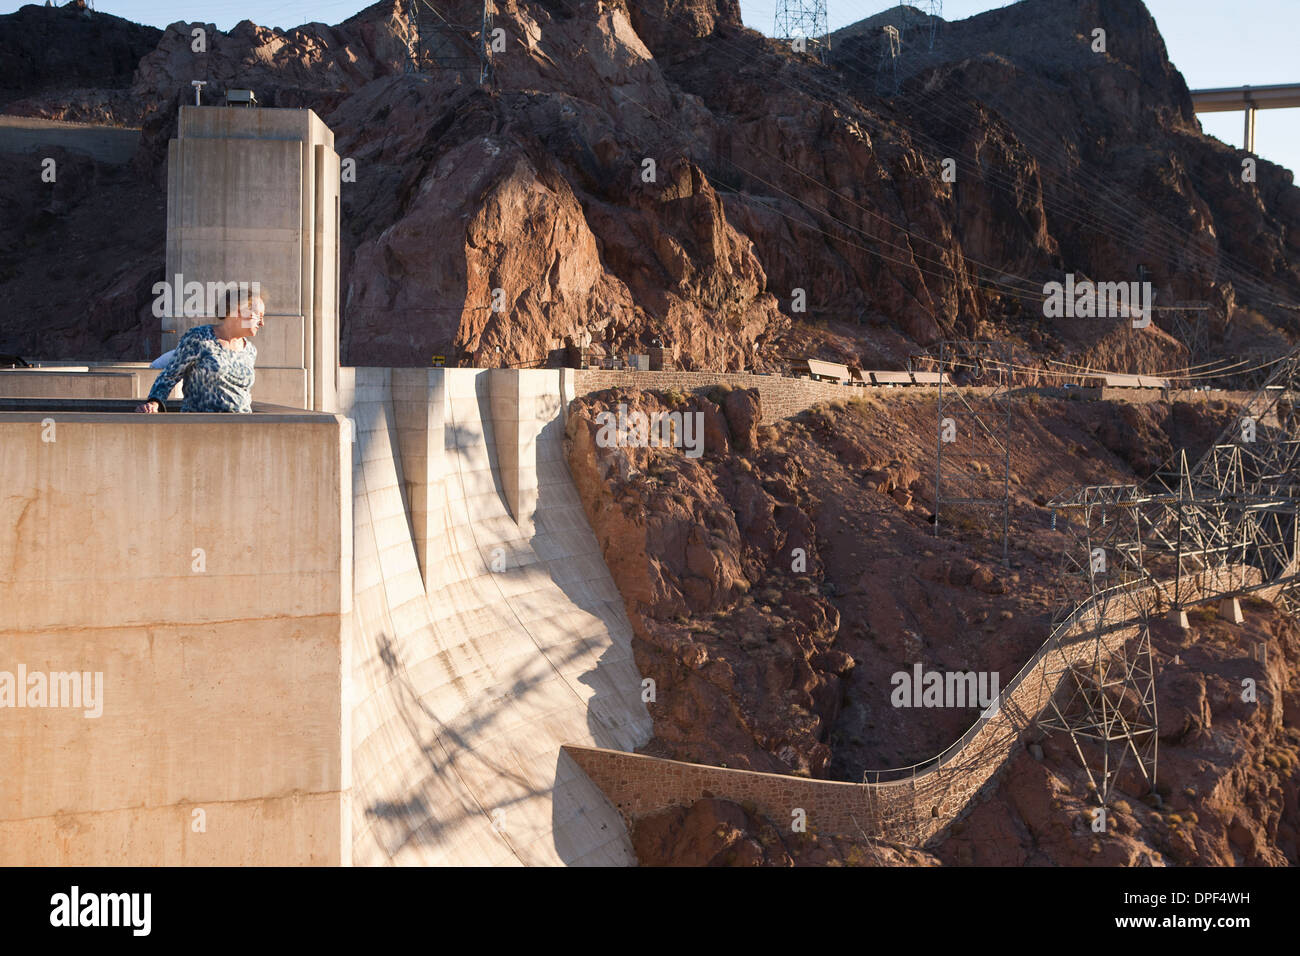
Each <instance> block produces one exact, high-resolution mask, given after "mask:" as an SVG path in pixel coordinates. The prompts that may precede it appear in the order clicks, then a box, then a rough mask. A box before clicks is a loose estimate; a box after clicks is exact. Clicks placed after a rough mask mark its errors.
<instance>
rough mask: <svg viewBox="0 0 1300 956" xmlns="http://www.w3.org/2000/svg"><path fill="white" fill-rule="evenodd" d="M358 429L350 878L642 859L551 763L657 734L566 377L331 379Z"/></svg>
mask: <svg viewBox="0 0 1300 956" xmlns="http://www.w3.org/2000/svg"><path fill="white" fill-rule="evenodd" d="M342 372H343V373H344V377H343V378H342V379H341V380H340V392H339V395H340V402H341V405H342V408H341V411H342V413H343V414H345V415H347V416H349V417H350V418H351V419H352V420H353V421H354V422H355V423H356V442H355V445H354V454H353V489H354V498H353V500H354V508H353V548H354V555H353V560H354V567H355V591H354V601H353V610H352V619H351V638H350V648H349V650H350V656H351V660H352V677H353V679H352V688H353V692H354V700H353V705H352V726H351V733H352V781H353V786H352V821H353V823H352V829H353V839H352V860H353V862H354V863H357V864H375V863H379V864H383V863H398V864H466V865H485V864H503V865H518V864H526V865H535V864H560V863H569V864H574V863H592V864H622V863H633V862H635V860H634V857H633V856H632V853H631V847H630V845H629V842H628V838H627V834H626V832H625V830H624V827H623V824H622V821H621V819H620V818H619V816H618V814H617V813H616V812H615V810H614V809H613V808H612V807H611V806H610V805H609V804H608V803H607V802H606V801H605V799H604V797H603V796H602V795H601V793H600V791H599V790H598V789H597V788H596V787H595V785H594V784H592V783H591V782H590V781H589V780H588V779H587V777H586V775H585V774H583V773H582V771H581V770H580V769H578V767H577V766H576V765H575V764H574V763H573V762H572V761H571V760H570V759H569V758H568V757H567V756H566V755H564V754H562V753H561V750H560V748H561V746H562V745H564V744H567V743H572V742H575V741H578V740H582V741H590V742H591V744H592V745H594V746H601V747H610V748H614V749H628V750H630V749H632V748H634V747H636V746H638V745H640V744H642V743H644V742H645V741H646V740H647V739H649V736H650V717H649V714H648V713H647V712H646V709H645V706H644V704H642V703H641V698H640V691H641V681H640V676H639V675H638V674H637V672H636V668H635V665H634V664H633V662H632V652H631V637H632V632H631V627H630V625H629V624H628V621H627V618H626V615H625V612H624V610H623V603H622V599H621V598H620V597H619V594H618V591H617V590H616V588H615V587H614V583H613V580H612V579H611V577H610V575H609V571H608V570H607V569H606V568H605V565H604V562H603V560H602V558H601V556H600V550H599V546H598V544H597V542H596V539H595V535H594V534H592V532H591V529H590V528H589V526H588V525H587V521H586V516H585V515H584V513H583V510H582V504H581V502H580V501H579V499H578V496H577V491H576V489H575V488H574V486H573V483H572V479H571V478H570V476H569V470H568V465H567V464H566V463H565V460H564V456H563V450H562V447H561V438H562V436H563V409H562V407H561V402H560V392H559V385H560V373H559V372H558V371H552V372H543V371H523V372H520V371H511V370H491V371H486V370H476V369H392V370H389V369H355V370H353V369H343V370H342Z"/></svg>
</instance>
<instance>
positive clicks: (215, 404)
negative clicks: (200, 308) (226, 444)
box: [136, 289, 266, 412]
mask: <svg viewBox="0 0 1300 956" xmlns="http://www.w3.org/2000/svg"><path fill="white" fill-rule="evenodd" d="M240 299H241V297H240V295H239V293H238V291H237V290H235V289H230V290H228V291H227V293H226V295H225V301H224V302H223V303H222V308H221V309H220V312H221V314H222V316H223V318H222V319H221V321H220V322H214V323H213V324H212V325H198V326H195V327H194V328H192V329H190V330H189V331H188V332H186V333H185V334H184V335H182V336H181V340H180V342H179V343H178V344H177V346H176V350H175V352H174V353H173V355H172V360H171V362H170V363H168V365H167V367H166V368H165V369H163V372H162V374H161V375H159V376H158V379H157V381H155V382H154V383H153V388H152V389H150V390H149V397H148V398H147V399H145V401H144V404H142V405H138V406H136V411H137V412H162V411H166V407H165V406H164V404H163V403H164V402H165V401H166V399H167V396H168V395H169V394H170V393H171V390H172V389H173V388H174V387H175V386H176V383H177V382H178V381H180V380H181V379H184V380H185V388H184V392H185V400H184V402H182V403H181V411H183V412H251V411H252V410H253V404H252V389H253V365H254V363H255V362H256V361H257V349H256V348H254V347H253V343H252V342H251V341H250V339H252V337H253V336H255V335H257V330H258V329H260V328H261V327H262V326H263V325H264V324H265V317H266V303H265V302H264V301H263V300H262V297H261V296H260V295H254V296H252V297H251V298H247V297H245V298H244V299H243V301H242V302H241V301H240Z"/></svg>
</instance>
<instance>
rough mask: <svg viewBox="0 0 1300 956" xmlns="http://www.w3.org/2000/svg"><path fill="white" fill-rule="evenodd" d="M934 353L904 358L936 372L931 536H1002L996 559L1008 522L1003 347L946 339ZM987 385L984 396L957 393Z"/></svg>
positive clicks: (1007, 364)
mask: <svg viewBox="0 0 1300 956" xmlns="http://www.w3.org/2000/svg"><path fill="white" fill-rule="evenodd" d="M934 352H937V355H936V354H934V353H933V352H931V351H929V350H927V351H926V352H924V353H922V354H920V355H914V356H912V357H911V358H909V359H908V365H909V367H910V369H911V370H912V371H937V372H938V373H939V381H938V385H939V400H938V402H937V409H938V427H937V429H936V436H935V437H936V445H935V449H936V450H935V463H934V533H935V535H936V536H937V535H938V534H939V529H940V527H941V526H943V525H945V524H946V525H948V526H950V527H956V528H959V529H961V530H964V531H979V532H980V533H982V534H983V535H984V536H985V537H987V538H989V539H993V538H995V537H1000V538H1001V539H1002V541H1001V543H1002V562H1003V563H1004V564H1005V563H1006V562H1007V559H1008V553H1007V547H1008V537H1009V525H1010V520H1011V402H1010V401H1009V400H1008V399H1007V394H1006V392H1007V388H1008V387H1009V385H1010V373H1009V371H1008V370H1009V369H1010V368H1011V367H1012V366H1014V364H1015V362H1014V354H1013V352H1012V350H1011V346H1010V345H1008V344H1007V343H1005V342H994V341H982V340H947V339H945V340H944V341H942V342H940V343H939V344H938V346H937V347H935V349H934ZM958 378H961V379H963V380H964V382H965V385H966V386H971V385H982V386H992V391H991V392H989V393H988V394H984V395H979V394H976V392H975V390H974V389H971V388H959V387H957V386H956V385H954V384H953V382H954V381H955V380H956V379H958Z"/></svg>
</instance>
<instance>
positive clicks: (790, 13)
mask: <svg viewBox="0 0 1300 956" xmlns="http://www.w3.org/2000/svg"><path fill="white" fill-rule="evenodd" d="M827 32H828V31H827V28H826V0H776V23H775V25H774V26H773V28H772V35H773V36H774V37H776V38H777V39H778V40H784V41H786V42H788V43H791V44H793V43H794V41H796V40H799V39H802V40H804V42H805V44H806V46H807V52H808V53H811V54H813V55H814V56H816V57H817V58H818V59H820V60H821V61H822V62H823V63H824V62H826V50H827V49H828V43H827V39H826V36H827Z"/></svg>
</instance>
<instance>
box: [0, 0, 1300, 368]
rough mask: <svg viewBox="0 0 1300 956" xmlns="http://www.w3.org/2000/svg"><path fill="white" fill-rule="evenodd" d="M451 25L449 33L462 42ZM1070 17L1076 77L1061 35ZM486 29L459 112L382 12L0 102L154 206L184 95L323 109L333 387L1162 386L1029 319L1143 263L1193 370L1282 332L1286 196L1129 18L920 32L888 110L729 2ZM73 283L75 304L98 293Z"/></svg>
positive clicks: (869, 33)
mask: <svg viewBox="0 0 1300 956" xmlns="http://www.w3.org/2000/svg"><path fill="white" fill-rule="evenodd" d="M471 6H472V4H469V3H468V2H467V3H465V4H450V5H446V10H445V12H446V13H447V14H448V15H449V17H450V18H451V19H452V20H457V19H459V20H462V21H465V22H469V20H471V19H473V18H472V17H471V16H470V14H471V12H472V10H471ZM1067 8H1068V9H1067ZM24 10H25V11H27V12H25V13H24V14H23V15H24V16H25V17H27V18H28V19H31V18H32V17H33V16H34V14H31V13H30V10H29V8H24ZM47 13H60V14H61V13H62V11H49V12H47ZM43 15H44V14H43ZM15 16H18V15H15ZM15 22H17V21H15ZM26 22H27V21H26V20H24V21H23V23H24V24H26ZM882 22H883V21H882ZM1094 23H1096V24H1099V25H1101V26H1102V27H1103V28H1105V29H1107V30H1109V31H1110V32H1109V35H1110V36H1111V38H1112V44H1111V47H1110V48H1109V52H1108V53H1107V54H1105V55H1099V54H1094V53H1092V52H1091V50H1090V49H1089V47H1088V45H1087V44H1085V43H1083V42H1082V41H1081V40H1080V37H1081V36H1086V35H1088V34H1089V33H1090V29H1091V26H1090V25H1092V24H1094ZM494 27H495V28H497V29H500V30H501V34H500V37H501V38H502V39H503V42H504V44H505V49H504V50H503V51H501V52H499V53H498V54H497V55H496V56H495V57H494V60H493V66H494V72H493V78H492V81H491V83H490V84H489V85H488V87H487V88H486V89H485V90H482V91H480V90H478V89H477V87H476V86H475V85H474V80H475V79H476V76H474V75H471V72H466V71H457V70H432V71H429V72H428V73H426V74H424V75H410V74H407V73H405V72H404V60H405V57H406V39H407V37H408V35H409V34H410V30H411V25H410V24H409V23H408V22H407V20H406V14H405V12H404V8H403V7H402V6H401V5H400V4H398V3H396V2H395V0H381V2H379V3H376V4H374V5H373V6H371V7H369V8H367V9H366V10H363V11H361V12H360V13H358V14H357V15H356V16H354V17H352V18H351V19H349V20H347V21H345V22H343V23H341V24H338V25H337V26H333V27H329V26H325V25H323V24H318V23H313V24H307V25H305V26H302V27H298V28H295V29H292V30H288V31H284V30H279V29H273V28H270V27H265V26H258V25H255V24H252V23H250V22H247V21H245V22H242V23H240V24H239V25H238V26H236V27H235V28H234V29H232V30H231V31H229V32H228V33H222V32H219V31H216V30H215V28H213V26H212V25H211V24H201V23H175V24H172V25H171V26H169V27H168V29H167V30H166V31H165V32H164V33H163V34H162V35H161V36H159V37H157V40H156V45H155V47H154V48H153V49H152V50H151V51H149V52H148V53H146V54H145V55H143V56H141V57H140V59H139V63H138V66H137V68H136V70H135V73H134V75H133V78H132V82H131V86H130V90H129V97H127V98H123V96H122V93H123V91H122V90H121V89H120V88H119V87H117V86H110V85H109V84H108V82H107V81H106V83H105V86H104V87H101V88H97V89H96V90H92V91H85V90H82V91H80V92H67V91H66V89H65V87H66V86H67V85H68V84H75V83H77V82H79V81H78V79H77V74H76V71H75V70H73V69H72V67H71V66H69V65H67V64H64V65H62V66H60V65H59V63H58V62H55V61H51V63H50V64H49V65H48V69H46V68H44V67H42V68H41V70H44V72H42V71H41V70H36V71H34V72H32V74H31V75H30V76H27V75H24V76H25V78H24V79H23V80H22V83H23V84H24V86H23V89H24V93H25V99H24V100H23V101H22V104H21V107H22V109H23V111H25V112H30V113H32V114H33V115H43V116H51V117H65V118H67V117H71V118H78V117H79V118H94V119H96V120H98V121H107V122H119V123H122V122H129V123H140V124H142V125H143V127H144V136H143V141H142V145H141V149H140V153H139V155H138V157H137V163H136V171H137V174H138V175H139V177H140V178H141V181H142V182H148V183H152V185H153V188H154V189H157V190H160V189H161V187H162V184H163V182H164V179H165V175H164V173H165V171H164V165H163V164H164V159H165V151H166V142H167V140H168V138H169V137H170V136H172V135H173V134H174V124H175V112H176V109H177V107H178V105H179V104H180V103H181V102H183V101H188V98H189V96H190V88H189V82H190V80H191V79H194V78H203V79H206V80H208V83H209V85H208V87H207V88H206V95H207V97H208V98H209V101H220V97H221V96H222V94H223V93H224V91H225V90H226V89H227V88H230V87H232V86H240V87H250V88H252V89H254V90H256V92H257V94H258V97H259V100H260V101H261V102H262V103H264V104H266V105H270V106H309V107H311V108H313V109H315V110H317V111H318V112H319V113H321V115H322V116H323V117H324V118H325V120H326V121H327V122H328V123H329V124H330V126H331V128H333V129H334V130H335V131H336V134H337V139H336V143H337V146H338V148H339V151H340V153H341V154H342V155H344V156H345V157H348V158H351V159H353V160H355V161H356V171H357V178H356V182H355V183H352V182H349V183H347V184H345V187H344V190H343V203H344V208H343V216H342V221H343V227H344V236H343V240H344V242H343V250H344V255H343V260H344V261H343V303H344V305H343V340H344V358H345V360H346V361H347V362H349V363H354V364H358V363H359V364H365V363H383V364H397V365H423V364H425V363H426V362H427V361H428V357H429V356H430V355H431V354H433V353H438V354H445V355H447V356H448V357H449V358H451V359H452V360H453V361H462V362H466V363H482V364H507V363H510V364H532V363H544V362H546V361H548V359H550V358H551V357H553V356H554V354H555V351H556V350H557V349H558V348H560V347H561V346H562V345H564V344H565V343H566V341H568V340H582V341H587V340H588V339H590V340H591V341H592V342H593V343H594V344H596V345H597V346H598V347H600V348H601V350H603V351H606V352H608V351H611V350H612V351H615V352H624V351H627V350H636V351H641V350H644V348H645V347H646V346H647V345H648V344H649V343H650V341H652V340H655V339H658V340H660V341H663V342H665V343H666V344H668V345H670V346H675V347H676V348H677V351H678V355H679V361H680V362H681V363H682V364H683V365H684V366H685V367H688V368H709V369H719V370H721V369H728V370H729V369H737V368H751V369H757V370H766V369H775V368H779V367H781V366H782V365H783V364H784V363H786V362H787V361H788V360H789V358H790V357H791V356H793V355H800V354H820V355H825V356H827V357H831V358H835V359H837V360H844V361H849V362H851V363H854V362H856V363H863V364H867V365H875V366H881V365H894V366H897V365H900V364H901V363H902V362H903V361H904V360H905V359H906V357H907V355H908V354H909V352H911V351H913V350H915V348H916V347H917V346H918V345H926V344H928V343H932V342H934V341H935V340H937V339H938V338H940V337H944V336H958V337H971V336H992V337H997V338H1003V339H1008V340H1012V341H1015V342H1018V343H1020V346H1021V347H1022V349H1023V355H1024V359H1023V360H1024V361H1025V362H1027V363H1028V364H1029V365H1030V366H1034V365H1041V364H1042V363H1043V359H1044V358H1046V357H1049V356H1050V357H1052V358H1054V359H1056V360H1058V361H1066V362H1071V361H1073V362H1076V363H1083V364H1092V365H1096V366H1102V367H1110V368H1117V369H1124V370H1129V371H1164V370H1167V369H1170V368H1175V367H1177V366H1178V365H1179V364H1181V363H1183V362H1185V361H1186V356H1187V352H1186V348H1185V346H1184V345H1183V343H1181V342H1180V341H1178V340H1177V338H1176V337H1171V336H1170V335H1169V334H1166V333H1167V332H1169V331H1170V330H1173V331H1177V329H1176V328H1175V325H1174V323H1173V319H1172V317H1171V316H1170V315H1169V314H1166V313H1158V314H1157V317H1156V323H1155V326H1154V327H1153V328H1151V329H1148V330H1147V331H1146V333H1138V332H1135V331H1134V330H1132V329H1131V328H1124V327H1122V325H1123V324H1122V323H1119V324H1116V323H1113V322H1111V323H1108V322H1105V321H1100V320H1099V321H1097V322H1080V321H1070V320H1048V319H1045V318H1044V317H1043V310H1042V306H1041V302H1040V299H1041V293H1040V292H1039V291H1038V290H1040V289H1041V283H1043V282H1044V281H1047V280H1050V279H1059V278H1060V277H1061V274H1062V273H1064V272H1066V271H1071V272H1075V273H1078V274H1079V275H1080V276H1088V277H1092V278H1097V279H1103V280H1105V279H1110V280H1116V281H1119V280H1128V279H1136V278H1137V267H1138V266H1139V265H1141V266H1143V267H1144V268H1145V269H1146V270H1147V271H1148V272H1149V274H1150V276H1151V279H1152V281H1153V282H1154V283H1155V285H1156V287H1157V290H1158V291H1159V296H1160V297H1159V299H1158V301H1159V302H1160V303H1169V302H1174V301H1177V300H1181V299H1195V300H1202V301H1205V302H1206V303H1207V304H1208V308H1207V309H1206V311H1205V312H1204V313H1201V314H1203V316H1204V318H1205V321H1206V322H1207V323H1208V324H1209V327H1210V330H1211V346H1212V351H1214V352H1216V354H1238V353H1241V352H1249V351H1251V350H1254V349H1260V348H1265V347H1267V348H1272V349H1274V350H1276V349H1277V348H1279V347H1281V345H1282V344H1284V343H1285V342H1286V341H1287V340H1288V338H1289V336H1290V335H1291V332H1292V326H1293V324H1294V313H1293V312H1291V311H1289V310H1286V309H1280V308H1278V307H1277V306H1276V305H1275V303H1276V302H1284V301H1288V300H1293V299H1294V298H1295V294H1296V293H1297V292H1300V281H1298V280H1297V275H1296V271H1295V267H1294V265H1293V260H1294V259H1295V255H1294V253H1295V242H1296V240H1295V236H1296V235H1300V232H1297V230H1296V226H1297V225H1298V224H1300V193H1297V191H1296V190H1295V188H1294V187H1293V185H1292V183H1291V180H1290V176H1289V174H1288V173H1286V171H1284V170H1281V169H1278V168H1277V167H1274V166H1271V165H1270V164H1268V163H1266V162H1261V163H1260V164H1259V173H1258V182H1256V183H1243V182H1242V181H1241V178H1240V176H1239V175H1238V176H1234V175H1228V172H1225V170H1228V171H1229V172H1230V171H1231V170H1229V167H1231V168H1232V169H1236V170H1239V169H1240V157H1239V156H1238V155H1237V154H1236V153H1234V152H1233V151H1232V150H1228V149H1227V148H1226V147H1223V146H1222V145H1221V144H1217V143H1216V142H1214V141H1212V140H1209V139H1207V138H1205V137H1202V136H1201V135H1200V134H1199V132H1198V131H1197V130H1196V128H1195V123H1194V117H1193V116H1192V114H1191V113H1190V106H1189V100H1188V96H1187V91H1186V86H1185V84H1183V82H1182V80H1181V77H1180V76H1179V75H1178V73H1177V71H1176V70H1175V69H1174V68H1173V67H1172V65H1171V64H1170V63H1169V62H1168V59H1167V57H1166V55H1165V51H1164V47H1163V43H1162V42H1161V40H1160V37H1159V33H1158V32H1157V31H1156V29H1155V25H1154V23H1153V22H1152V21H1151V19H1150V17H1149V15H1148V14H1147V13H1146V11H1145V9H1144V8H1143V7H1142V5H1141V4H1140V3H1138V2H1137V0H1115V2H1108V3H1101V2H1099V0H1090V2H1088V3H1084V4H1076V5H1070V4H1066V3H1064V0H1030V2H1027V3H1022V4H1017V5H1014V6H1013V7H1010V8H1007V9H1003V10H997V11H991V12H990V13H988V14H983V15H981V16H979V17H974V18H972V19H970V20H967V21H961V22H960V23H954V24H945V25H944V26H943V27H942V29H941V31H940V41H939V42H938V43H936V45H935V50H934V52H933V53H930V52H928V51H925V49H924V44H916V43H909V46H908V55H907V56H906V57H905V59H904V63H905V69H904V72H903V75H902V77H901V85H900V92H899V93H898V94H897V95H895V94H894V93H893V92H892V90H884V89H883V88H882V87H881V84H880V83H879V78H878V77H876V75H875V65H876V64H877V63H878V62H879V57H878V56H877V53H878V50H877V49H876V47H875V46H873V44H875V43H877V42H878V37H879V24H876V23H874V21H873V23H872V24H868V25H867V26H864V27H862V28H861V29H859V30H857V31H856V35H846V36H845V37H844V38H843V40H842V42H837V43H836V44H834V46H833V52H834V55H833V58H832V63H831V66H832V68H833V69H832V70H829V71H828V70H826V69H824V68H822V67H820V66H817V65H816V64H814V63H813V61H811V59H809V58H807V57H804V56H801V55H798V54H793V53H792V52H791V51H790V50H788V49H786V48H785V47H783V46H782V45H780V44H777V43H775V42H773V41H770V40H767V39H765V38H763V37H760V36H759V35H757V34H756V33H754V32H753V31H750V30H747V29H745V28H744V27H743V26H742V25H741V22H740V17H739V11H738V8H737V5H736V4H735V3H734V2H732V0H721V2H719V0H688V2H684V3H664V2H661V0H643V2H631V0H615V2H612V3H605V2H603V0H584V2H580V3H576V4H570V5H560V6H555V5H553V4H546V3H540V2H530V0H514V2H510V3H506V4H501V5H499V6H498V9H497V11H496V14H495V21H494ZM1085 27H1088V28H1089V29H1087V30H1085V29H1084V28H1085ZM23 29H27V27H25V26H24V27H23ZM195 31H201V33H200V35H201V37H202V39H203V45H202V52H199V50H198V49H197V48H196V34H195ZM854 32H855V31H849V33H850V34H853V33H854ZM905 39H906V38H905ZM20 42H21V43H23V44H27V45H28V46H31V45H32V43H34V42H35V41H34V40H31V38H27V39H22V40H21V41H20ZM132 42H136V41H134V40H133V41H132ZM131 49H133V48H131ZM115 69H116V68H115ZM20 72H21V71H20ZM112 76H113V77H114V78H115V79H113V80H112V83H114V84H116V83H118V82H119V80H120V76H121V71H120V70H117V71H116V72H114V73H113V74H112ZM947 157H955V158H956V159H957V160H958V165H957V178H956V180H955V181H948V180H947V179H946V178H945V177H943V176H942V175H940V165H941V162H942V160H943V159H944V158H947ZM71 227H72V226H71V221H70V220H69V219H67V218H66V217H55V219H54V221H53V222H52V225H51V228H53V229H55V230H57V231H59V232H60V233H62V234H64V235H66V234H68V233H69V231H70V230H71ZM141 228H142V229H144V230H147V229H151V228H153V227H152V226H148V225H142V226H141ZM6 241H8V242H11V241H12V239H7V238H6V237H5V236H0V247H2V244H3V243H4V242H6ZM1143 274H1147V273H1143ZM85 281H86V283H87V284H86V285H85V287H84V288H81V289H79V290H77V291H79V293H80V295H81V297H82V298H83V300H85V301H86V302H87V303H92V302H93V300H94V299H96V298H97V297H98V296H100V295H103V294H105V293H107V292H109V291H110V290H109V287H108V285H107V284H106V283H107V279H106V278H105V277H102V276H99V275H98V274H95V275H91V276H88V277H87V279H86V280H85ZM498 290H499V291H498ZM13 291H18V292H22V290H21V289H19V290H13ZM24 294H26V293H24ZM115 294H116V293H115ZM18 304H19V309H18V311H19V312H20V313H21V312H22V311H23V307H24V306H25V305H26V303H24V302H19V303H18ZM31 305H32V307H36V306H37V305H38V303H37V302H35V301H33V302H32V303H31ZM88 311H93V310H90V309H88ZM110 311H116V310H115V309H114V310H110ZM128 311H129V309H128ZM93 314H95V315H99V314H101V313H100V312H98V311H94V312H93ZM5 321H6V322H9V323H11V324H12V321H13V320H8V319H6V320H5ZM6 329H7V326H6V327H0V344H3V340H4V337H5V336H7V335H11V334H13V333H11V332H9V331H6ZM1162 329H1163V331H1162ZM149 334H150V330H147V329H141V330H138V331H137V332H136V334H135V336H134V337H135V339H137V340H145V339H147V338H148V337H149ZM86 339H87V341H88V342H99V343H101V345H100V348H101V349H105V348H108V347H109V346H108V345H107V343H109V342H112V343H114V345H113V346H112V347H113V348H117V349H119V350H120V349H121V348H122V345H123V343H125V342H127V341H128V340H129V337H127V338H124V337H123V336H121V335H116V334H108V333H107V330H104V334H100V333H99V332H96V331H95V330H91V331H90V333H89V334H88V335H87V336H86ZM11 344H12V343H11ZM51 344H52V343H51ZM36 351H48V349H42V348H39V347H38V348H37V349H36ZM88 357H90V356H88ZM101 357H110V353H107V352H104V353H102V355H101ZM120 357H127V356H126V355H121V356H120ZM130 357H139V355H138V354H136V355H131V356H130ZM1206 357H1213V356H1212V355H1211V356H1206Z"/></svg>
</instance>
